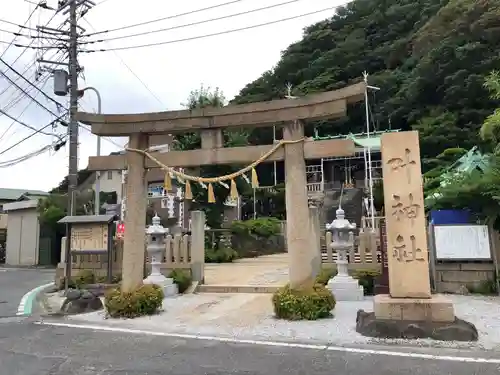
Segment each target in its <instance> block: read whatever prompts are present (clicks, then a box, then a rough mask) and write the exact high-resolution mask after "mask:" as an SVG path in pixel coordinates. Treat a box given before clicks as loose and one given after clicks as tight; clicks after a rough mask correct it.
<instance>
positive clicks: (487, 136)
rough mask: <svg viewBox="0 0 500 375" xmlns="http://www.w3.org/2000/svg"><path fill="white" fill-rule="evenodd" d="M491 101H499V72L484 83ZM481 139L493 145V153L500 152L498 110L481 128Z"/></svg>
mask: <svg viewBox="0 0 500 375" xmlns="http://www.w3.org/2000/svg"><path fill="white" fill-rule="evenodd" d="M485 86H486V88H488V90H489V91H490V92H491V97H492V99H495V100H499V101H500V72H498V71H494V72H492V73H491V74H490V75H489V76H488V78H487V79H486V82H485ZM480 134H481V138H482V139H483V140H485V141H487V142H490V144H492V145H493V147H494V150H495V153H499V152H500V147H499V143H500V108H497V109H495V111H494V112H493V114H491V115H489V116H488V117H487V118H486V120H485V122H484V124H483V126H482V127H481V133H480Z"/></svg>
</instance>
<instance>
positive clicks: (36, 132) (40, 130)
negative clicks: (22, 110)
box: [0, 109, 66, 155]
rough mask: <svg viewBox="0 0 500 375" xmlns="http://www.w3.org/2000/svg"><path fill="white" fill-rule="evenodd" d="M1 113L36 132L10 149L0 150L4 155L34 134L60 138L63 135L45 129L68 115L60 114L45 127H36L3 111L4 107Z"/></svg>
mask: <svg viewBox="0 0 500 375" xmlns="http://www.w3.org/2000/svg"><path fill="white" fill-rule="evenodd" d="M0 113H2V114H4V115H5V116H7V117H8V118H10V119H11V120H13V121H15V122H17V123H18V124H20V125H22V126H24V127H26V128H28V129H31V130H33V131H34V133H32V134H31V135H30V136H28V137H26V138H24V139H23V140H22V141H20V142H18V143H16V144H15V145H14V146H12V147H10V148H9V149H7V150H5V151H3V152H0V155H2V154H3V153H5V152H7V151H9V150H10V149H12V148H13V147H15V146H17V145H18V144H19V143H21V142H24V141H25V140H26V139H29V138H31V137H32V136H34V135H35V134H43V135H49V136H51V137H56V138H58V139H61V137H60V136H58V135H56V134H53V133H46V132H44V130H45V129H46V128H48V127H49V126H50V125H53V124H54V123H55V122H56V121H59V120H60V119H61V118H62V117H64V115H66V114H64V115H62V116H59V117H58V118H57V119H55V120H53V121H51V122H50V123H49V124H48V125H45V126H44V127H43V128H40V129H37V128H35V127H34V126H31V125H28V124H26V123H25V122H22V121H20V120H18V119H16V118H14V117H12V116H11V115H9V114H8V113H7V112H5V111H3V110H2V109H0Z"/></svg>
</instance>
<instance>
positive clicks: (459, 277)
mask: <svg viewBox="0 0 500 375" xmlns="http://www.w3.org/2000/svg"><path fill="white" fill-rule="evenodd" d="M494 276H495V266H494V265H493V263H470V262H469V263H437V264H436V282H435V284H436V291H437V292H439V293H461V291H462V290H463V287H468V286H474V287H479V286H480V284H481V283H484V282H485V281H493V280H494Z"/></svg>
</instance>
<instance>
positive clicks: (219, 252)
mask: <svg viewBox="0 0 500 375" xmlns="http://www.w3.org/2000/svg"><path fill="white" fill-rule="evenodd" d="M237 258H238V253H237V252H236V251H234V250H233V249H205V263H231V262H232V261H233V260H235V259H237Z"/></svg>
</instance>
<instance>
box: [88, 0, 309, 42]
mask: <svg viewBox="0 0 500 375" xmlns="http://www.w3.org/2000/svg"><path fill="white" fill-rule="evenodd" d="M299 1H302V0H289V1H285V2H283V3H278V4H273V5H268V6H265V7H261V8H256V9H250V10H246V11H243V12H239V13H233V14H228V15H225V16H220V17H216V18H210V19H207V20H202V21H196V22H191V23H186V24H183V25H177V26H172V27H167V28H164V29H159V30H151V31H144V32H141V33H136V34H129V35H121V36H116V37H112V38H106V39H99V40H89V41H86V42H82V43H81V44H92V43H102V42H105V41H108V42H109V41H112V40H119V39H126V38H135V37H138V36H143V35H150V34H156V33H161V32H164V31H171V30H177V29H182V28H185V27H191V26H197V25H202V24H205V23H209V22H215V21H221V20H225V19H229V18H233V17H239V16H244V15H247V14H252V13H257V12H261V11H264V10H269V9H273V8H278V7H281V6H285V5H289V4H293V3H297V2H299Z"/></svg>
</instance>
